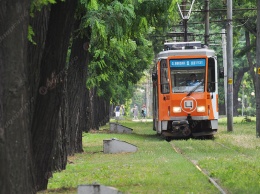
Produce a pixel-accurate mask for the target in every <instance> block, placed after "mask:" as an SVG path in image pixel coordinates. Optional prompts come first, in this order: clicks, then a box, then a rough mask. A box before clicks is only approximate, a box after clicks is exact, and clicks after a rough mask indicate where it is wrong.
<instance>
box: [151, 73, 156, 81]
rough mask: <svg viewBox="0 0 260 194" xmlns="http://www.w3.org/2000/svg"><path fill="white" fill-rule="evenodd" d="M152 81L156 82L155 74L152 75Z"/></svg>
mask: <svg viewBox="0 0 260 194" xmlns="http://www.w3.org/2000/svg"><path fill="white" fill-rule="evenodd" d="M152 80H153V81H154V82H155V81H157V73H152Z"/></svg>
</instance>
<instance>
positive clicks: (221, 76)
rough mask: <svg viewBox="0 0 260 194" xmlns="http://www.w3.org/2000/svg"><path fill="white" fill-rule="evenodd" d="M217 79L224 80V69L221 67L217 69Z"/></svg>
mask: <svg viewBox="0 0 260 194" xmlns="http://www.w3.org/2000/svg"><path fill="white" fill-rule="evenodd" d="M218 77H219V78H224V68H223V67H221V68H219V72H218Z"/></svg>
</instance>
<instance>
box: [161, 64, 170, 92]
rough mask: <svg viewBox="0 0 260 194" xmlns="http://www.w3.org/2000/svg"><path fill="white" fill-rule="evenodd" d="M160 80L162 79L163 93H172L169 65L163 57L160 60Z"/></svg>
mask: <svg viewBox="0 0 260 194" xmlns="http://www.w3.org/2000/svg"><path fill="white" fill-rule="evenodd" d="M160 64H161V65H160V67H161V68H160V75H161V76H160V77H161V79H160V81H161V93H162V94H168V93H170V86H169V82H168V80H169V79H168V67H167V60H166V59H162V60H161V62H160Z"/></svg>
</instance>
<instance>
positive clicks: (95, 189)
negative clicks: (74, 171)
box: [78, 183, 123, 194]
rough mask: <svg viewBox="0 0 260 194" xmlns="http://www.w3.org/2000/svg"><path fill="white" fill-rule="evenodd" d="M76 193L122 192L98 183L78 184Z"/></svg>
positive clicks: (116, 193) (114, 193)
mask: <svg viewBox="0 0 260 194" xmlns="http://www.w3.org/2000/svg"><path fill="white" fill-rule="evenodd" d="M78 194H123V193H122V192H120V191H118V190H117V189H116V188H114V187H107V186H104V185H100V184H96V183H95V184H92V185H78Z"/></svg>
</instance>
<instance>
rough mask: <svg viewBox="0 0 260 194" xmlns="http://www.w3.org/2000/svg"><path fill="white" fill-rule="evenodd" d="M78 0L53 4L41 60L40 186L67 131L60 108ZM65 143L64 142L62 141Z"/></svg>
mask: <svg viewBox="0 0 260 194" xmlns="http://www.w3.org/2000/svg"><path fill="white" fill-rule="evenodd" d="M76 5H77V1H74V0H67V1H66V2H58V3H57V4H53V5H52V6H51V12H50V19H49V23H48V31H47V35H46V41H45V48H44V51H43V53H42V58H41V61H40V74H39V86H38V91H39V89H42V87H45V89H47V93H42V91H41V90H40V91H41V92H39V93H37V96H36V104H35V110H34V115H33V120H32V128H31V132H32V143H33V155H34V162H35V175H36V185H37V190H43V189H46V188H47V183H48V178H49V177H50V176H51V174H52V171H54V170H58V169H55V168H53V166H52V164H53V163H54V161H55V158H53V155H54V154H53V153H55V152H56V151H55V149H57V147H55V146H54V145H56V144H55V141H57V139H58V134H59V132H60V133H63V132H62V130H64V129H62V128H61V125H60V119H59V112H60V108H61V102H62V94H63V93H62V85H61V84H60V83H61V82H62V79H63V75H64V71H65V63H66V57H67V50H68V46H69V39H70V35H71V31H72V26H73V24H74V14H75V10H76ZM60 145H62V144H60Z"/></svg>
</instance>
